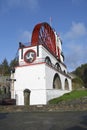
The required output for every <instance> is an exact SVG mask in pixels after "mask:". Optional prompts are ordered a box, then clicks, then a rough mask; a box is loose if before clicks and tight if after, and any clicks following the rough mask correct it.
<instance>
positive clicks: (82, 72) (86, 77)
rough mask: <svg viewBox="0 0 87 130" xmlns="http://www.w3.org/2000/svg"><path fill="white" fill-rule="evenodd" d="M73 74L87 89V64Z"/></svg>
mask: <svg viewBox="0 0 87 130" xmlns="http://www.w3.org/2000/svg"><path fill="white" fill-rule="evenodd" d="M73 73H74V74H76V75H77V76H78V77H80V78H81V79H82V80H83V82H84V85H85V87H86V88H87V64H82V65H81V66H80V67H78V68H76V70H75V71H74V72H73Z"/></svg>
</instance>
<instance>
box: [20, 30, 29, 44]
mask: <svg viewBox="0 0 87 130" xmlns="http://www.w3.org/2000/svg"><path fill="white" fill-rule="evenodd" d="M19 41H21V42H23V43H28V42H31V32H29V31H27V30H26V31H24V32H21V34H20V38H19Z"/></svg>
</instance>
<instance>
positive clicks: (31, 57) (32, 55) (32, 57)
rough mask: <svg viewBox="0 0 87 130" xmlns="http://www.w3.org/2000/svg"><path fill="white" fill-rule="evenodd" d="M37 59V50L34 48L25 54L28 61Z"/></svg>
mask: <svg viewBox="0 0 87 130" xmlns="http://www.w3.org/2000/svg"><path fill="white" fill-rule="evenodd" d="M35 59H36V52H35V51H34V50H31V49H30V50H28V51H27V52H26V53H25V55H24V60H25V62H27V63H32V62H33V61H34V60H35Z"/></svg>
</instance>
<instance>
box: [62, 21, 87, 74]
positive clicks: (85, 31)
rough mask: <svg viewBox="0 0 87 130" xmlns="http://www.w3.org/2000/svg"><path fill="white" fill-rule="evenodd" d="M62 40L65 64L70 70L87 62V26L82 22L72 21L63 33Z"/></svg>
mask: <svg viewBox="0 0 87 130" xmlns="http://www.w3.org/2000/svg"><path fill="white" fill-rule="evenodd" d="M63 41H64V45H63V46H64V54H65V64H66V65H67V66H68V69H69V70H70V71H71V70H74V69H76V67H78V66H80V64H83V63H86V62H87V60H86V59H87V58H86V57H87V45H86V44H87V27H86V26H85V25H84V23H80V22H79V23H75V22H73V23H72V25H71V27H70V29H69V30H68V31H67V32H65V33H64V34H63Z"/></svg>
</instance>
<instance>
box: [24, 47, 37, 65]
mask: <svg viewBox="0 0 87 130" xmlns="http://www.w3.org/2000/svg"><path fill="white" fill-rule="evenodd" d="M29 52H34V54H35V56H34V59H33V60H32V62H34V61H35V60H36V52H35V51H34V50H32V49H29V50H27V51H26V52H25V54H24V61H25V62H26V63H28V64H30V63H32V62H28V61H26V54H27V53H29Z"/></svg>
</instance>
